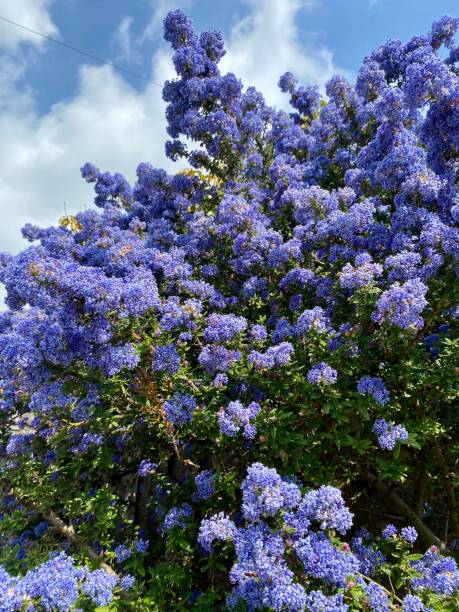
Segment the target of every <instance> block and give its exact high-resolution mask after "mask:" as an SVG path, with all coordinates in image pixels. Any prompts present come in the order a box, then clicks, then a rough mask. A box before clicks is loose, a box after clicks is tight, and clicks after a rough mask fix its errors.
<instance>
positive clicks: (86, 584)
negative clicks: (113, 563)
mask: <svg viewBox="0 0 459 612" xmlns="http://www.w3.org/2000/svg"><path fill="white" fill-rule="evenodd" d="M118 582H119V578H118V577H117V576H116V575H115V574H109V573H108V572H106V571H105V570H103V569H98V570H94V571H90V570H89V569H88V568H87V567H78V566H76V565H75V562H74V560H73V559H72V558H71V557H68V556H67V555H66V554H65V553H59V554H54V555H52V556H51V557H50V559H49V561H46V562H45V563H43V564H42V565H40V566H38V567H36V568H35V569H32V570H30V571H28V572H27V573H26V574H25V576H23V577H22V578H15V577H13V576H10V575H9V574H8V573H7V572H6V571H5V570H4V569H3V567H1V566H0V606H1V609H2V610H5V612H10V611H11V612H14V611H15V610H22V609H25V607H24V606H26V605H28V606H29V607H28V608H27V609H32V608H31V607H30V606H31V605H32V604H31V602H34V603H36V604H37V605H39V606H40V609H43V610H50V611H51V610H59V611H62V612H66V611H67V610H70V609H73V607H74V604H75V603H76V602H77V600H78V599H79V597H80V596H82V595H85V596H87V597H89V599H90V600H91V602H92V604H93V605H94V606H95V607H98V606H107V605H109V604H110V602H111V601H112V598H113V591H114V589H115V587H117V585H118ZM123 584H124V587H123ZM123 584H122V585H121V586H122V588H126V586H127V587H129V584H126V583H123ZM130 586H132V583H131V585H130ZM33 609H35V608H33Z"/></svg>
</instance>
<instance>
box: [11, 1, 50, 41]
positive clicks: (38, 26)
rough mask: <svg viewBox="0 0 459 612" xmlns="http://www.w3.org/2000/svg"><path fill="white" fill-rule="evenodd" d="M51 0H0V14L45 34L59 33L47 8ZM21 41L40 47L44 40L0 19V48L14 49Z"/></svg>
mask: <svg viewBox="0 0 459 612" xmlns="http://www.w3.org/2000/svg"><path fill="white" fill-rule="evenodd" d="M51 3H52V0H0V15H1V16H2V17H6V18H7V19H11V20H12V21H16V22H17V23H20V24H21V25H23V26H25V27H27V28H30V29H32V30H36V31H38V32H41V33H42V34H45V35H47V36H53V37H56V36H58V34H59V31H58V29H57V26H56V25H55V24H54V23H53V21H52V19H51V15H50V13H49V8H50V6H51ZM22 43H28V44H30V45H33V46H34V47H36V48H41V47H43V46H44V44H45V40H44V39H43V38H40V37H39V36H37V35H36V34H33V33H32V32H27V31H26V30H22V29H21V28H18V27H16V26H14V25H11V24H9V23H5V22H4V21H0V50H7V51H16V50H17V49H18V47H19V45H21V44H22Z"/></svg>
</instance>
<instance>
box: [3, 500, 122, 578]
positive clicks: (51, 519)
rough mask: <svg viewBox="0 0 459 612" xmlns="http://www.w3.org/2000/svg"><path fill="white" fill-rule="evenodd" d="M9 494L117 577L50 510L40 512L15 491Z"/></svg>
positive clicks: (92, 550)
mask: <svg viewBox="0 0 459 612" xmlns="http://www.w3.org/2000/svg"><path fill="white" fill-rule="evenodd" d="M11 494H12V495H14V497H16V499H17V500H19V501H20V502H21V503H22V504H24V506H27V507H29V508H30V509H31V510H33V511H34V512H38V513H39V514H41V516H42V517H43V518H44V519H45V520H46V521H48V523H50V525H52V526H53V527H54V528H55V529H56V531H58V532H59V533H60V534H61V535H62V536H64V538H66V539H67V540H68V541H69V542H71V543H72V544H73V545H74V546H76V547H77V548H79V549H80V550H84V552H85V553H86V554H87V555H88V557H89V558H90V559H94V560H98V561H99V563H100V567H101V568H102V569H104V570H105V571H106V572H107V573H108V574H111V575H112V576H116V577H118V574H117V573H116V572H115V570H114V569H113V568H112V567H111V566H110V565H108V563H105V561H101V560H100V555H98V554H97V553H96V551H95V550H94V549H93V548H91V546H89V544H87V543H86V542H85V541H84V540H82V539H81V538H80V536H79V535H78V534H77V533H76V532H75V529H74V528H73V527H72V526H71V525H67V524H66V523H64V521H63V520H62V519H61V518H60V517H59V516H58V515H57V514H56V513H55V512H53V511H52V510H44V511H42V510H40V509H39V508H38V507H37V506H36V505H35V504H34V503H33V502H32V501H30V500H26V499H24V498H22V497H21V496H20V495H18V494H17V493H15V491H11Z"/></svg>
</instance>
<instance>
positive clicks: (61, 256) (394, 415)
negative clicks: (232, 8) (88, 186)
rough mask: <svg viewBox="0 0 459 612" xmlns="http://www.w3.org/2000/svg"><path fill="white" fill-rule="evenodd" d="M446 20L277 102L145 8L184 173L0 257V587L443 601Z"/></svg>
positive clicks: (324, 605) (54, 605) (126, 190)
mask: <svg viewBox="0 0 459 612" xmlns="http://www.w3.org/2000/svg"><path fill="white" fill-rule="evenodd" d="M457 26H458V20H457V19H453V18H450V17H442V18H441V19H440V20H439V21H438V22H436V23H435V24H434V25H433V26H432V29H431V31H430V32H429V33H428V34H427V35H425V36H417V37H414V38H413V39H412V40H410V41H408V42H407V43H402V42H400V41H393V40H392V41H389V42H388V43H386V44H385V45H383V46H381V47H379V48H378V49H376V51H374V52H373V53H371V54H370V55H369V56H368V57H366V58H365V60H364V62H363V65H362V67H361V69H360V71H359V73H358V75H357V79H356V82H355V84H351V83H348V82H347V81H346V80H345V79H344V78H342V77H338V76H337V77H333V78H332V79H331V80H330V81H329V82H328V84H327V86H326V95H325V96H321V95H320V94H319V92H318V90H317V89H316V88H311V87H302V86H298V85H297V83H296V79H295V77H294V76H293V75H292V74H290V73H286V74H285V75H283V76H281V78H280V81H279V86H280V88H281V89H282V91H284V92H285V93H286V95H288V96H289V97H290V103H291V106H292V110H291V112H290V113H286V112H283V111H277V110H275V109H273V108H270V107H269V106H267V105H266V103H265V101H264V98H263V96H262V94H261V93H260V92H258V91H256V90H255V89H254V88H253V87H248V88H244V87H243V85H242V83H241V81H240V80H239V79H238V78H237V76H235V75H234V74H231V73H229V74H221V73H220V71H219V67H218V63H219V60H220V59H221V57H222V56H223V55H224V53H225V50H224V45H223V41H222V38H221V35H220V34H219V33H217V32H203V33H202V34H200V35H199V34H197V33H196V32H195V31H194V29H193V27H192V24H191V22H190V20H189V19H188V17H187V16H186V15H185V14H183V13H182V12H181V11H175V12H172V13H170V14H169V15H168V16H167V18H166V20H165V38H166V40H168V41H169V42H170V43H171V45H172V48H173V50H174V56H173V60H174V65H175V68H176V71H177V78H176V79H174V80H172V81H169V82H166V84H165V85H164V90H163V96H164V99H165V101H166V103H167V109H166V117H167V122H168V132H169V135H170V138H171V140H170V141H169V142H167V143H166V153H167V155H168V156H169V157H170V158H171V159H172V160H177V159H179V158H182V159H185V160H186V161H187V165H188V167H189V169H188V170H186V171H180V172H178V173H177V174H175V175H173V176H171V175H168V174H167V173H166V172H165V171H163V170H159V169H155V168H153V167H152V166H150V165H149V164H148V163H141V164H140V165H139V166H138V168H137V181H136V183H135V184H134V185H130V184H129V183H128V182H127V181H126V179H125V178H124V177H123V176H121V175H120V174H110V173H108V172H107V173H104V172H101V171H99V170H98V169H97V168H96V167H95V166H93V165H92V164H89V163H88V164H85V165H84V166H83V168H82V175H83V178H84V179H85V180H86V181H87V182H89V183H92V184H93V185H94V189H95V192H96V197H95V205H96V207H95V208H94V209H91V210H87V211H85V212H81V213H79V214H77V215H75V216H74V217H65V218H64V219H62V220H61V222H60V224H59V225H58V226H57V227H50V228H46V229H42V228H39V227H36V226H32V225H26V226H25V227H24V229H23V234H24V237H25V238H26V239H27V240H28V241H29V242H30V243H31V245H30V246H29V247H28V248H27V249H25V250H24V251H22V252H21V253H19V254H18V255H15V256H12V255H8V254H3V255H2V256H1V259H0V262H1V266H0V277H1V281H2V282H3V283H4V285H5V287H6V291H7V304H8V307H9V309H8V310H7V311H6V312H4V313H2V314H1V315H0V354H1V360H0V379H1V382H0V387H1V400H0V419H1V424H2V427H1V433H0V490H1V523H0V524H1V531H0V538H1V552H0V562H1V564H2V568H3V569H0V593H1V597H0V599H1V602H0V610H2V611H10V610H11V611H14V610H22V609H36V610H40V609H44V610H69V609H73V608H75V607H77V608H79V609H85V610H86V609H88V610H92V609H95V607H97V606H108V609H113V610H136V611H137V610H167V611H169V610H188V609H196V610H203V611H204V610H219V609H223V608H224V607H225V606H226V607H229V608H232V609H240V610H244V609H247V610H261V609H271V610H292V611H296V610H312V611H322V610H324V611H325V610H330V611H333V610H336V611H338V610H339V611H345V610H377V611H384V610H389V609H395V610H404V611H406V612H414V611H421V610H456V609H457V601H458V597H459V571H458V568H457V565H456V561H455V558H454V555H455V554H456V552H457V550H458V548H459V546H458V542H459V506H458V502H457V495H458V491H457V479H455V477H454V471H455V468H456V467H457V464H458V461H459V444H458V438H457V431H458V427H459V412H458V405H459V402H458V396H459V394H458V387H457V375H458V371H459V370H458V368H459V361H458V348H459V340H458V334H457V332H458V324H459V322H458V318H459V310H458V305H457V296H458V295H459V284H458V261H457V260H458V253H459V230H458V222H459V196H458V189H457V182H458V173H459V137H458V134H459V48H458V47H457V46H455V43H454V35H455V32H456V29H457ZM64 594H65V596H64ZM31 606H32V607H31ZM455 606H456V607H455ZM105 609H107V608H105Z"/></svg>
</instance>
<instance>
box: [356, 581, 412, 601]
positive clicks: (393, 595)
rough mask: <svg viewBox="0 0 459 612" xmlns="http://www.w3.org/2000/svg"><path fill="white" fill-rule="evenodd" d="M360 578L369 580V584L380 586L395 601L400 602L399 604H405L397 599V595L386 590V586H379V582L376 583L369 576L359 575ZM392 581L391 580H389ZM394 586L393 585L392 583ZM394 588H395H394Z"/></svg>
mask: <svg viewBox="0 0 459 612" xmlns="http://www.w3.org/2000/svg"><path fill="white" fill-rule="evenodd" d="M359 576H360V577H361V578H363V579H364V580H368V582H371V583H372V584H376V585H377V586H379V587H380V588H381V589H383V591H385V592H386V593H387V594H388V595H390V596H391V597H393V598H394V599H395V601H398V603H401V604H403V601H402V600H401V599H400V598H399V597H397V595H396V594H395V593H391V591H389V589H386V587H385V586H383V585H382V584H379V582H376V580H373V579H372V578H370V577H369V576H365V574H359ZM389 580H390V578H389ZM391 585H392V583H391ZM392 588H393V587H392Z"/></svg>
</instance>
